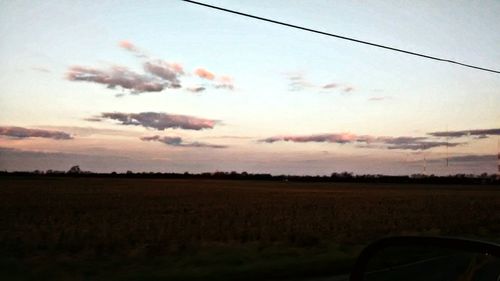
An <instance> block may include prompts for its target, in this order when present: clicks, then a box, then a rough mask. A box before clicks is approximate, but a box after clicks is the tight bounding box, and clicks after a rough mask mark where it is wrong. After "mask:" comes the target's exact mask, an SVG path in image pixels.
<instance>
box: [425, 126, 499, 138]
mask: <svg viewBox="0 0 500 281" xmlns="http://www.w3.org/2000/svg"><path fill="white" fill-rule="evenodd" d="M429 135H431V136H434V137H449V138H459V137H466V136H475V137H479V138H486V137H488V136H499V135H500V128H498V129H474V130H463V131H449V132H432V133H429Z"/></svg>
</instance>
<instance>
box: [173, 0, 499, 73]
mask: <svg viewBox="0 0 500 281" xmlns="http://www.w3.org/2000/svg"><path fill="white" fill-rule="evenodd" d="M181 1H184V2H188V3H191V4H196V5H200V6H204V7H208V8H212V9H216V10H219V11H224V12H227V13H231V14H236V15H240V16H244V17H249V18H253V19H257V20H261V21H267V22H270V23H274V24H279V25H283V26H287V27H291V28H295V29H300V30H304V31H309V32H313V33H317V34H321V35H326V36H331V37H335V38H338V39H343V40H348V41H352V42H356V43H360V44H365V45H369V46H373V47H378V48H383V49H387V50H391V51H395V52H400V53H404V54H408V55H413V56H418V57H423V58H426V59H431V60H437V61H442V62H447V63H452V64H458V65H461V66H465V67H469V68H474V69H479V70H483V71H489V72H493V73H497V74H500V71H498V70H494V69H488V68H484V67H479V66H474V65H470V64H465V63H461V62H458V61H453V60H449V59H444V58H439V57H434V56H429V55H425V54H421V53H415V52H410V51H406V50H403V49H398V48H394V47H389V46H385V45H381V44H376V43H372V42H368V41H363V40H359V39H354V38H351V37H346V36H341V35H337V34H333V33H328V32H324V31H319V30H315V29H311V28H307V27H302V26H298V25H293V24H289V23H286V22H281V21H276V20H272V19H269V18H263V17H259V16H254V15H250V14H246V13H242V12H238V11H234V10H230V9H225V8H222V7H218V6H213V5H209V4H205V3H201V2H197V1H191V0H181Z"/></svg>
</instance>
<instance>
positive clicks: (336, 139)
mask: <svg viewBox="0 0 500 281" xmlns="http://www.w3.org/2000/svg"><path fill="white" fill-rule="evenodd" d="M279 141H285V142H298V143H305V142H326V143H339V144H347V143H357V144H365V145H362V147H365V148H386V149H401V150H427V149H430V148H433V147H438V146H450V147H453V146H457V145H460V143H449V142H439V141H432V140H429V139H428V138H427V137H378V136H370V135H355V134H349V133H339V134H317V135H303V136H275V137H270V138H266V139H261V140H259V142H265V143H274V142H279Z"/></svg>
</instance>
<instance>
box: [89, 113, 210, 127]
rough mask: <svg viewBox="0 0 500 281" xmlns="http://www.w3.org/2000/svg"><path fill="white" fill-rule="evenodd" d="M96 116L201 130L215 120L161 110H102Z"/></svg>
mask: <svg viewBox="0 0 500 281" xmlns="http://www.w3.org/2000/svg"><path fill="white" fill-rule="evenodd" d="M96 118H99V119H110V120H115V121H118V122H120V124H121V125H134V126H143V127H145V128H153V129H156V130H160V131H161V130H166V129H170V128H171V129H185V130H202V129H212V128H213V127H214V126H215V124H216V123H218V121H217V120H212V119H205V118H198V117H194V116H188V115H176V114H168V113H162V112H141V113H121V112H104V113H101V115H100V116H97V117H96Z"/></svg>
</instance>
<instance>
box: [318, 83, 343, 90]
mask: <svg viewBox="0 0 500 281" xmlns="http://www.w3.org/2000/svg"><path fill="white" fill-rule="evenodd" d="M338 86H339V85H338V84H337V83H329V84H326V85H324V86H323V87H321V88H323V89H334V88H337V87H338Z"/></svg>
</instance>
